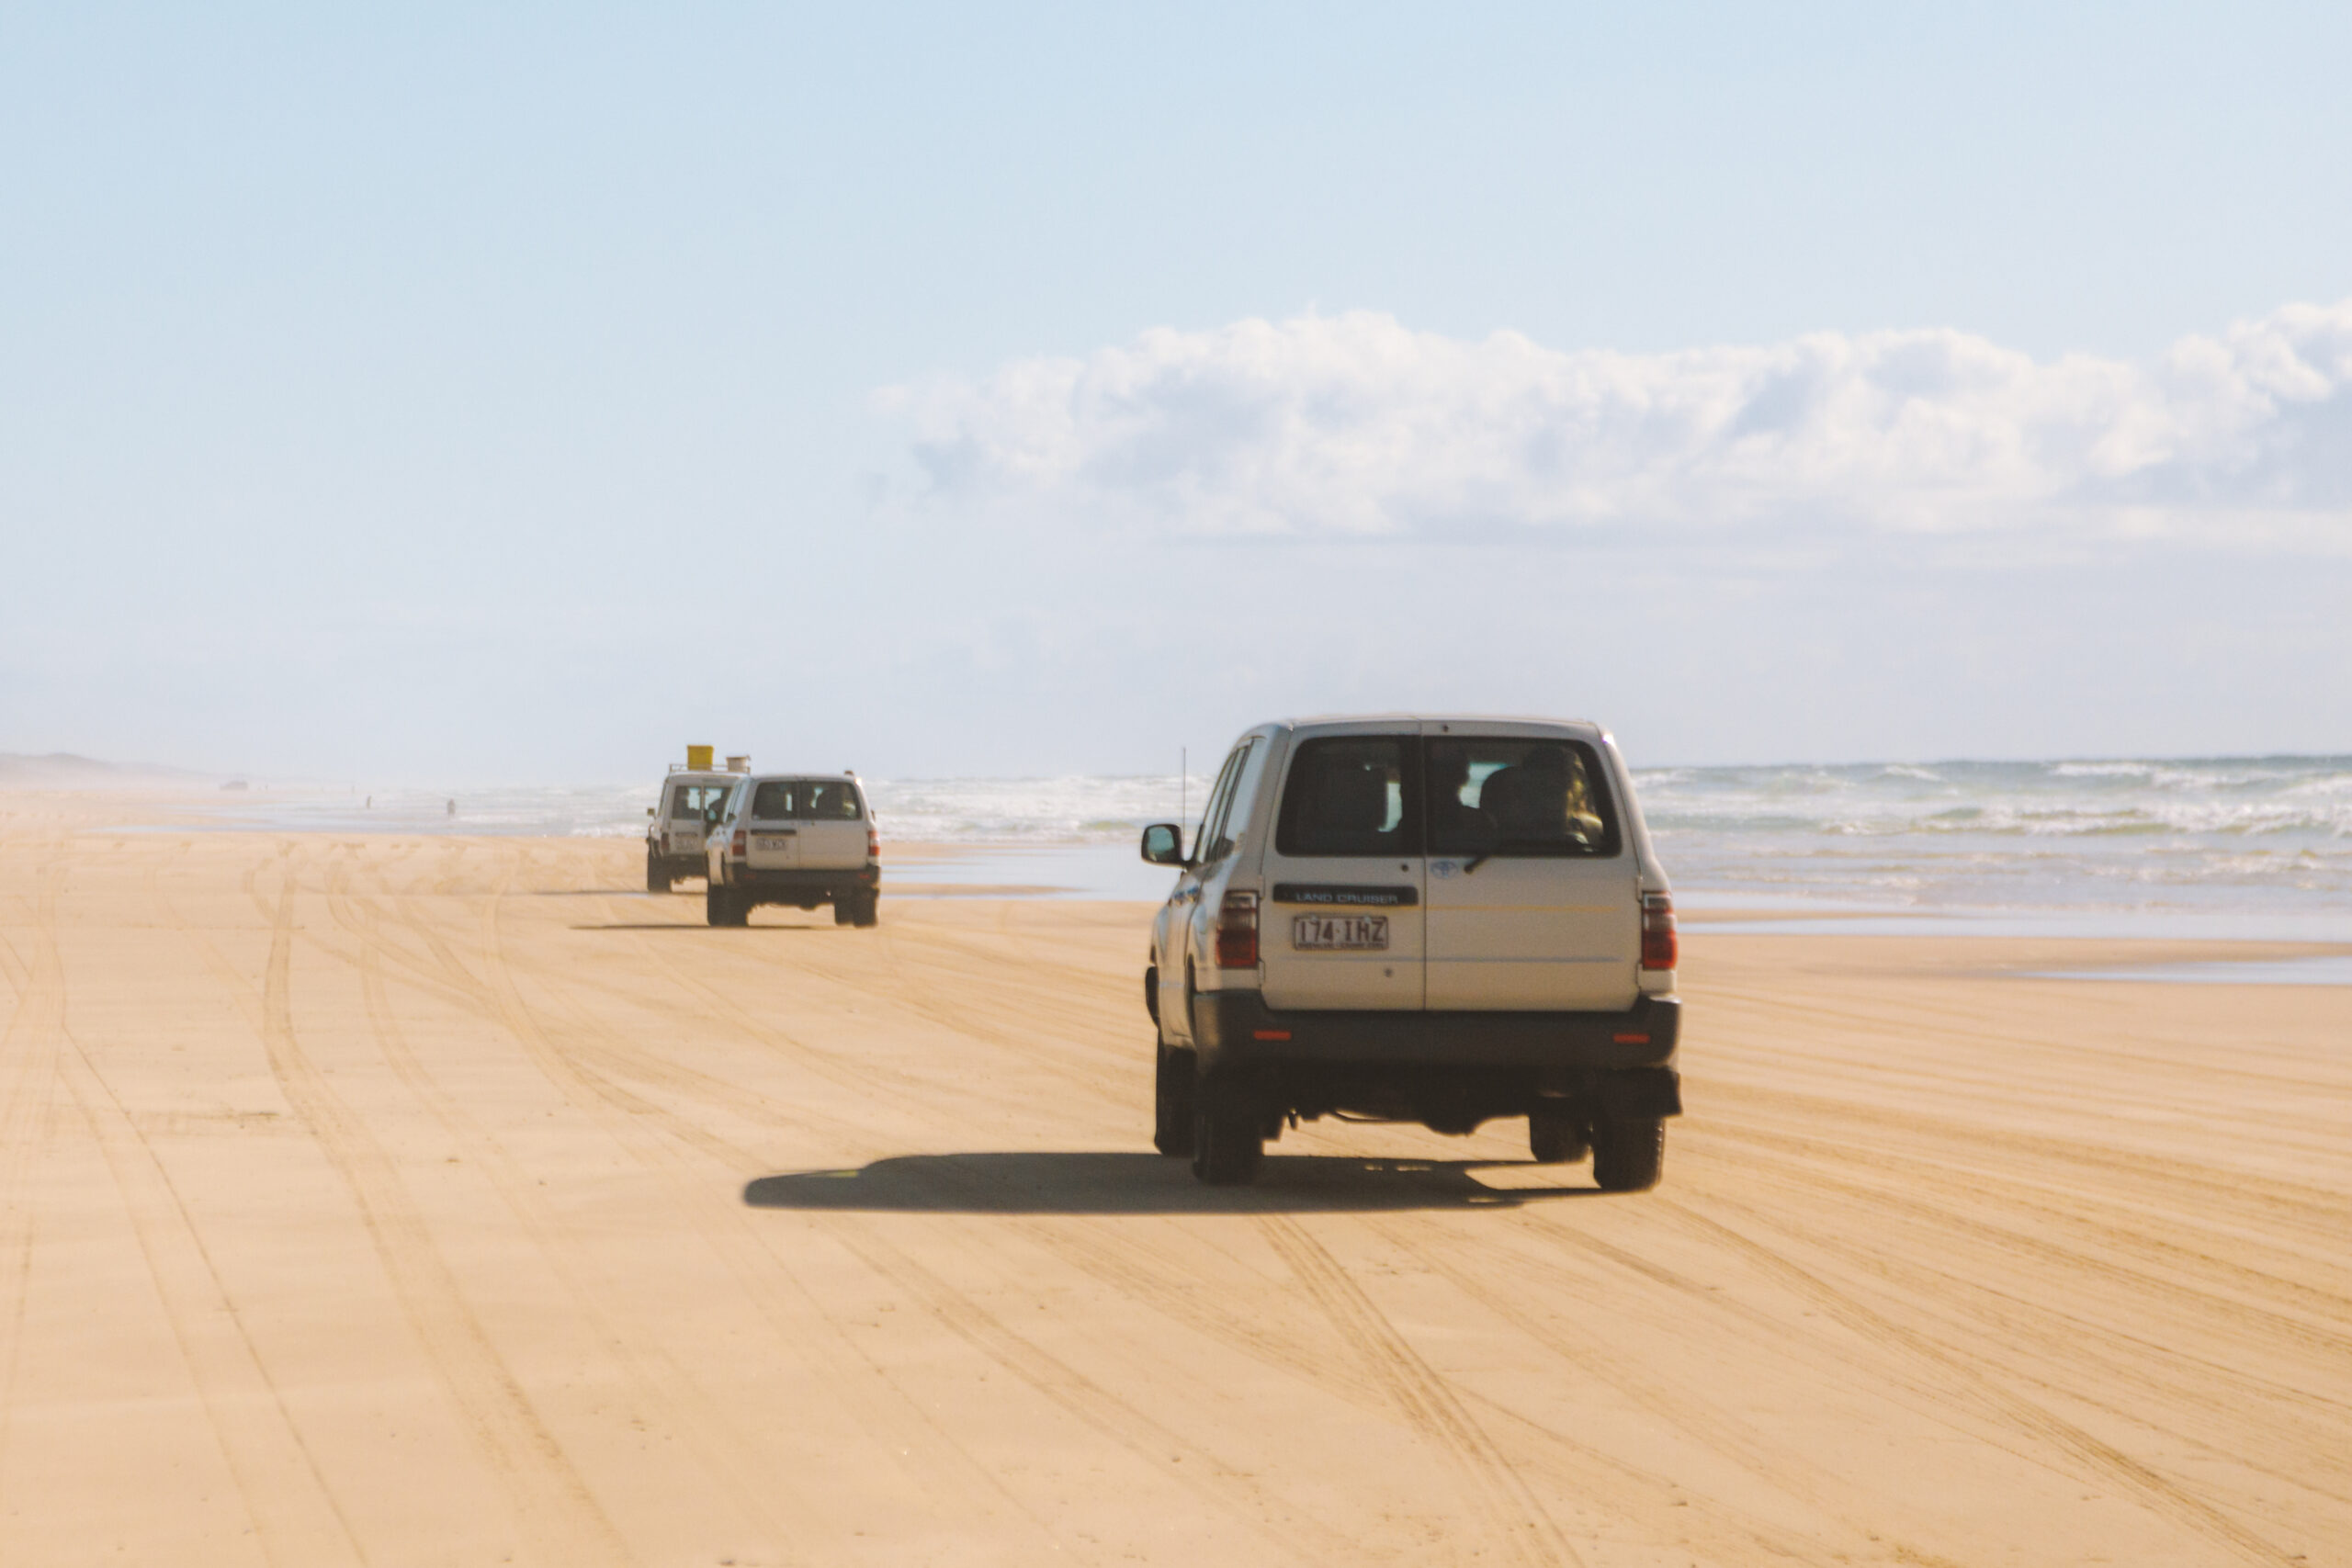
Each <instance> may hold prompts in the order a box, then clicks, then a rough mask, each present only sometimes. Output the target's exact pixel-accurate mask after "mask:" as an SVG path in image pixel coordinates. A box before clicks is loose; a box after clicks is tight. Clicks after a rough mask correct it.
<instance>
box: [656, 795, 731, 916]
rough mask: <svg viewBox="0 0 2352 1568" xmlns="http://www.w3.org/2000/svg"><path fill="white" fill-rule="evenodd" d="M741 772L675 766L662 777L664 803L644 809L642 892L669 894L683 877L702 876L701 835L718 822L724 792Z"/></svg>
mask: <svg viewBox="0 0 2352 1568" xmlns="http://www.w3.org/2000/svg"><path fill="white" fill-rule="evenodd" d="M742 776H743V775H742V774H741V773H714V772H711V771H710V770H708V769H692V770H675V769H674V768H673V772H672V773H671V774H670V776H669V777H668V778H666V779H664V780H662V804H661V805H659V806H653V807H647V808H646V812H645V814H646V815H647V816H648V817H650V818H653V820H652V821H651V822H650V823H648V824H647V825H646V829H645V890H646V891H647V892H648V893H667V892H669V891H670V887H671V885H672V884H673V883H675V882H676V881H677V880H678V878H680V877H682V876H700V875H702V874H703V870H704V862H703V836H704V834H706V833H707V832H708V831H709V829H710V825H711V823H713V822H714V821H716V820H718V808H719V807H720V806H721V805H722V804H723V803H724V802H725V801H726V799H727V792H728V791H729V790H730V789H732V788H734V787H735V785H736V784H737V783H738V782H739V781H740V780H741V778H742Z"/></svg>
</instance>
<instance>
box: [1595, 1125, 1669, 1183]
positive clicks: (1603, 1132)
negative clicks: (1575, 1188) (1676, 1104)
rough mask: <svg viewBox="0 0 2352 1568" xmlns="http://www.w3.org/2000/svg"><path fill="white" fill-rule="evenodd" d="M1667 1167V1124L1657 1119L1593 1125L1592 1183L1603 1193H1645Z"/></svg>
mask: <svg viewBox="0 0 2352 1568" xmlns="http://www.w3.org/2000/svg"><path fill="white" fill-rule="evenodd" d="M1665 1165H1666V1123H1665V1122H1661V1121H1659V1120H1658V1119H1657V1117H1655V1116H1646V1117H1643V1116H1634V1117H1625V1118H1623V1119H1620V1118H1617V1117H1603V1118H1602V1119H1601V1120H1600V1121H1598V1122H1594V1123H1593V1124H1592V1179H1593V1180H1594V1181H1596V1182H1598V1183H1600V1190H1602V1191H1603V1192H1646V1191H1648V1190H1650V1189H1651V1188H1653V1187H1656V1186H1657V1179H1658V1174H1659V1172H1660V1171H1661V1170H1662V1169H1663V1168H1664V1167H1665Z"/></svg>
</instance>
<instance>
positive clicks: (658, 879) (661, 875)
mask: <svg viewBox="0 0 2352 1568" xmlns="http://www.w3.org/2000/svg"><path fill="white" fill-rule="evenodd" d="M671 886H672V884H671V881H670V874H669V873H668V872H666V871H663V870H662V863H661V862H660V861H659V860H656V859H655V858H654V855H653V852H652V850H650V849H648V850H647V851H646V852H645V890H646V891H647V892H648V893H667V892H668V891H670V888H671Z"/></svg>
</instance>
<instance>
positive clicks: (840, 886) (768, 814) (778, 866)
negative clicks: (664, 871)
mask: <svg viewBox="0 0 2352 1568" xmlns="http://www.w3.org/2000/svg"><path fill="white" fill-rule="evenodd" d="M704 858H705V860H706V862H707V866H708V872H707V875H708V877H709V880H708V882H707V884H706V885H705V886H706V890H705V893H704V898H705V900H706V903H705V909H706V912H707V916H708V918H709V920H710V923H711V924H712V925H714V926H740V925H742V924H744V923H745V922H746V921H747V920H749V919H751V914H752V906H753V905H754V904H790V905H793V906H795V907H796V908H802V909H813V908H816V907H817V906H818V905H820V904H831V906H832V907H833V920H834V923H835V924H837V925H844V926H870V925H872V924H874V923H875V921H876V919H878V918H879V908H880V903H881V896H882V840H881V839H880V836H879V835H878V834H876V831H875V829H874V817H873V814H872V813H871V812H870V811H868V810H867V809H866V805H865V791H864V790H862V789H860V788H859V787H858V784H857V780H856V778H855V777H854V775H851V774H847V773H833V774H818V775H815V776H808V775H803V774H798V773H754V774H752V776H751V777H749V778H743V779H738V780H737V781H736V782H735V787H734V790H733V792H732V793H731V794H729V795H728V797H727V801H726V804H725V805H724V806H722V807H720V808H719V816H718V821H717V822H716V823H715V824H714V825H713V826H712V828H711V830H710V840H709V847H708V849H707V851H706V852H705V857H704Z"/></svg>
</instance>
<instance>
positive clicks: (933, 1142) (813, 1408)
mask: <svg viewBox="0 0 2352 1568" xmlns="http://www.w3.org/2000/svg"><path fill="white" fill-rule="evenodd" d="M101 819H120V818H93V817H92V816H91V814H90V811H89V809H88V808H87V807H84V806H81V805H77V804H76V803H74V802H72V801H66V800H50V799H46V798H44V797H29V796H28V797H17V798H15V799H13V800H12V801H10V802H9V803H8V809H7V811H6V813H5V815H0V1018H5V1027H6V1034H5V1041H0V1563H8V1564H18V1563H22V1564H41V1565H48V1564H72V1563H98V1562H106V1563H122V1562H134V1563H175V1564H245V1563H254V1564H283V1565H300V1568H311V1565H326V1564H340V1563H373V1564H409V1563H451V1564H478V1563H499V1562H516V1563H543V1564H548V1565H562V1568H576V1565H582V1564H603V1563H623V1562H641V1563H648V1564H691V1563H702V1564H729V1563H732V1564H738V1565H742V1568H750V1565H752V1564H787V1563H789V1564H811V1565H816V1564H828V1565H830V1564H846V1563H905V1564H963V1563H974V1564H978V1563H991V1564H994V1563H1002V1564H1016V1563H1017V1564H1037V1563H1044V1562H1072V1563H1080V1564H1102V1565H1105V1568H1107V1565H1110V1564H1125V1563H1136V1562H1144V1563H1162V1562H1164V1563H1189V1564H1198V1563H1204V1562H1213V1563H1219V1564H1237V1565H1238V1564H1255V1563H1291V1562H1313V1563H1333V1564H1342V1563H1344V1564H1360V1563H1365V1562H1394V1563H1399V1564H1424V1563H1494V1564H1531V1565H1532V1564H1550V1563H1566V1564H1584V1565H1587V1568H1618V1565H1625V1568H1633V1565H1642V1568H1667V1565H1669V1564H1671V1565H1676V1568H1681V1565H1685V1564H1719V1563H1721V1564H1729V1563H1766V1562H1801V1563H1829V1562H1848V1563H1882V1562H1883V1563H1913V1564H1918V1563H1941V1564H1968V1565H1974V1564H2003V1565H2022V1564H2052V1565H2055V1564H2080V1563H2091V1562H2112V1563H2118V1564H2129V1565H2132V1568H2150V1565H2154V1564H2203V1563H2215V1564H2221V1563H2290V1562H2309V1563H2312V1564H2322V1563H2341V1562H2352V987H2320V986H2271V987H2252V986H2188V985H2163V984H2152V983H2132V982H2111V981H2084V980H2061V979H2050V978H2041V977H2037V976H2038V975H2039V974H2040V973H2041V972H2044V971H2049V970H2052V969H2066V970H2082V969H2086V968H2092V967H2097V966H2099V965H2101V964H2117V963H2131V962H2140V961H2145V960H2150V959H2156V958H2161V959H2165V960H2182V959H2199V958H2211V957H2215V956H2222V955H2224V954H2223V953H2222V952H2221V950H2218V949H2213V948H2206V947H2198V946H2195V945H2193V944H2182V943H2166V944H2161V945H2158V944H2135V943H2128V942H2031V941H2014V940H2006V939H1977V940H1957V939H1945V938H1935V939H1927V938H1910V937H1903V936H1871V937H1835V936H1822V935H1817V934H1813V935H1776V934H1771V933H1770V932H1752V931H1750V932H1741V933H1737V934H1734V933H1727V932H1711V931H1709V930H1707V929H1706V927H1705V926H1704V925H1703V924H1694V925H1693V927H1692V928H1691V930H1690V931H1688V932H1687V933H1686V939H1685V961H1684V971H1683V976H1684V977H1683V988H1684V994H1685V996H1686V997H1687V998H1688V1000H1689V1005H1690V1010H1691V1024H1690V1027H1689V1030H1688V1032H1687V1036H1686V1043H1685V1045H1684V1048H1683V1066H1684V1070H1685V1072H1686V1075H1687V1084H1686V1100H1687V1103H1688V1106H1689V1114H1688V1115H1687V1116H1686V1117H1685V1118H1683V1119H1682V1120H1681V1121H1680V1122H1678V1123H1676V1124H1675V1125H1674V1126H1673V1128H1672V1131H1671V1133H1670V1134H1669V1137H1668V1151H1667V1167H1666V1179H1665V1181H1664V1184H1663V1185H1662V1186H1661V1187H1660V1189H1659V1190H1657V1191H1656V1192H1653V1193H1649V1194H1645V1195H1639V1196H1630V1197H1609V1198H1604V1197H1602V1196H1600V1194H1598V1193H1597V1192H1595V1191H1593V1190H1591V1189H1590V1182H1589V1175H1588V1174H1587V1172H1586V1171H1585V1170H1584V1169H1583V1168H1570V1169H1567V1170H1566V1171H1563V1170H1561V1169H1558V1168H1541V1167H1535V1166H1532V1165H1531V1164H1529V1163H1527V1159H1526V1148H1525V1142H1524V1126H1523V1123H1520V1122H1509V1123H1493V1124H1490V1125H1489V1126H1488V1127H1487V1129H1486V1130H1485V1131H1484V1132H1483V1133H1482V1134H1479V1135H1477V1136H1474V1137H1471V1138H1467V1139H1445V1138H1440V1137H1437V1136H1435V1135H1433V1134H1427V1133H1423V1132H1420V1131H1419V1130H1409V1129H1397V1128H1387V1127H1377V1126H1346V1125H1339V1124H1335V1123H1329V1122H1324V1123H1317V1124H1314V1125H1311V1126H1308V1127H1306V1128H1302V1129H1300V1130H1298V1131H1295V1132H1293V1133H1290V1134H1286V1135H1285V1136H1284V1137H1283V1140H1282V1141H1281V1142H1280V1143H1279V1144H1278V1145H1274V1146H1273V1148H1272V1150H1271V1151H1270V1158H1269V1161H1268V1164H1267V1168H1266V1171H1265V1175H1264V1178H1263V1180H1262V1183H1261V1186H1260V1187H1259V1188H1257V1189H1255V1190H1248V1191H1231V1190H1208V1189H1204V1188H1202V1187H1199V1186H1197V1185H1196V1184H1195V1183H1194V1182H1193V1179H1192V1178H1191V1176H1190V1175H1189V1173H1188V1172H1187V1171H1186V1170H1185V1169H1184V1168H1183V1167H1182V1165H1181V1164H1179V1163H1178V1162H1174V1161H1169V1160H1163V1159H1160V1158H1159V1157H1158V1156H1154V1155H1153V1154H1152V1153H1151V1152H1150V1145H1149V1142H1148V1130H1149V1129H1148V1123H1149V1099H1150V1073H1149V1050H1150V1032H1149V1024H1148V1021H1147V1020H1146V1018H1145V1016H1144V1013H1143V1010H1142V1007H1141V1000H1140V994H1139V978H1138V976H1139V971H1140V968H1141V966H1142V963H1143V958H1144V952H1145V934H1146V924H1147V921H1148V914H1149V909H1148V906H1138V905H1134V904H1111V903H1092V902H1083V901H1077V900H1066V899H1052V898H1036V897H987V896H978V897H974V896H965V897H943V898H935V899H922V898H912V897H901V898H897V899H893V898H891V897H890V896H889V892H888V889H889V887H890V886H891V885H890V884H888V883H886V893H885V899H884V904H883V923H882V924H881V926H880V927H879V929H878V930H876V931H850V930H845V929H839V928H836V927H835V926H833V924H832V923H831V918H830V915H829V914H827V913H826V912H824V911H820V912H819V913H818V914H817V915H815V916H813V917H810V916H801V915H799V914H797V913H793V914H790V915H785V914H780V913H778V912H777V911H775V910H767V909H763V910H762V911H760V912H759V913H758V914H757V915H756V916H755V917H754V919H753V924H752V928H751V929H749V930H746V931H711V930H708V929H706V928H705V926H704V924H703V919H702V901H701V897H700V893H699V885H690V886H691V887H692V889H693V890H692V891H683V890H682V891H681V892H680V893H678V894H676V895H673V896H670V897H656V896H649V895H646V894H644V893H643V892H641V891H632V890H631V889H632V886H641V875H640V871H641V868H640V867H639V863H638V861H639V850H638V848H637V846H636V845H635V844H634V843H633V842H631V841H629V840H588V839H572V840H549V839H519V838H459V837H447V838H397V837H360V836H336V835H331V834H294V835H271V834H262V833H221V832H203V831H195V830H189V831H177V830H159V831H145V832H136V833H132V832H122V833H109V832H103V831H91V830H89V829H90V826H91V823H92V822H93V821H94V820H101ZM146 819H148V820H153V819H154V818H153V815H152V814H151V815H150V816H149V817H148V818H146ZM901 880H902V881H904V882H906V883H910V884H915V883H921V882H922V880H923V878H922V872H921V869H920V867H909V868H908V869H907V872H906V874H905V875H904V877H903V878H901ZM966 891H967V893H968V890H966ZM2261 951H2266V952H2267V951H2269V950H2261ZM2278 951H2280V952H2286V951H2289V950H2278ZM2294 951H2308V950H2294Z"/></svg>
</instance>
